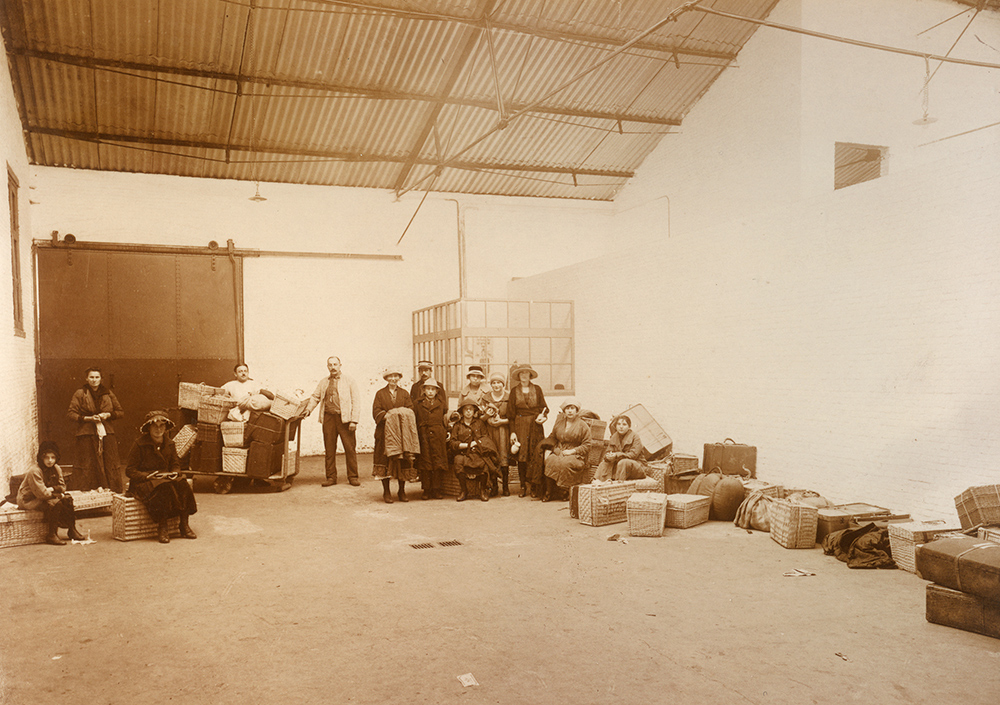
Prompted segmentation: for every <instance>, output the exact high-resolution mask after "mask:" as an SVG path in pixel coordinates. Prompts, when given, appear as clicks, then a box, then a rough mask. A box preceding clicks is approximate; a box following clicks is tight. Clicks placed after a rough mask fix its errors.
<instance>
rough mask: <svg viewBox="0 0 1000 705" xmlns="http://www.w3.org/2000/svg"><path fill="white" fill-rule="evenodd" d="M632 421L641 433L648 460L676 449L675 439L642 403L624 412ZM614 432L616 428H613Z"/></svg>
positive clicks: (665, 455)
mask: <svg viewBox="0 0 1000 705" xmlns="http://www.w3.org/2000/svg"><path fill="white" fill-rule="evenodd" d="M622 415H624V416H627V417H628V418H629V420H630V421H632V430H633V431H635V432H636V433H637V434H639V440H641V441H642V447H643V449H645V451H646V459H647V460H659V459H660V458H665V457H667V456H668V455H670V453H671V452H672V451H673V449H674V441H673V439H671V438H670V436H668V435H667V432H666V431H664V430H663V428H662V427H661V426H660V424H658V423H657V422H656V419H654V418H653V416H652V414H650V413H649V412H648V411H646V407H644V406H643V405H642V404H636V405H635V406H630V407H629V408H627V409H625V411H623V412H622ZM611 432H612V433H613V432H614V429H612V430H611Z"/></svg>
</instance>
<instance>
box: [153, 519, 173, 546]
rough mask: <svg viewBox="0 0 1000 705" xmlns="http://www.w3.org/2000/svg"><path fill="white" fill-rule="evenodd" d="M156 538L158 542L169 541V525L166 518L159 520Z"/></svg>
mask: <svg viewBox="0 0 1000 705" xmlns="http://www.w3.org/2000/svg"><path fill="white" fill-rule="evenodd" d="M156 538H157V540H158V541H159V542H160V543H170V527H169V526H168V525H167V522H166V520H164V521H161V522H160V527H159V529H157V532H156Z"/></svg>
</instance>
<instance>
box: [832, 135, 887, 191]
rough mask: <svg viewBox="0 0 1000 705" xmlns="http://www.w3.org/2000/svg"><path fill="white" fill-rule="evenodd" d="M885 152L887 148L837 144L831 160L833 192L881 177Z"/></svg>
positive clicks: (847, 143)
mask: <svg viewBox="0 0 1000 705" xmlns="http://www.w3.org/2000/svg"><path fill="white" fill-rule="evenodd" d="M887 151H888V147H878V146H876V145H871V144H852V143H850V142H837V143H836V145H835V147H834V158H833V188H834V190H836V189H839V188H844V187H845V186H853V185H854V184H860V183H862V182H865V181H871V180H872V179H877V178H878V177H880V176H882V175H883V174H884V173H885V155H886V152H887Z"/></svg>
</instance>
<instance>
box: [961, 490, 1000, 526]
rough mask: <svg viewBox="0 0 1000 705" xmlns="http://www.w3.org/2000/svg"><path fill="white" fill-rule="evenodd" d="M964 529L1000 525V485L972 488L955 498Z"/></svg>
mask: <svg viewBox="0 0 1000 705" xmlns="http://www.w3.org/2000/svg"><path fill="white" fill-rule="evenodd" d="M955 508H956V509H958V518H959V519H960V520H961V521H962V528H963V529H971V528H972V527H973V526H976V525H978V524H1000V485H981V486H979V487H970V488H969V489H967V490H966V491H965V492H963V493H962V494H960V495H958V496H957V497H955Z"/></svg>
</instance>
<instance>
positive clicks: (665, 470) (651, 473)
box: [645, 460, 671, 485]
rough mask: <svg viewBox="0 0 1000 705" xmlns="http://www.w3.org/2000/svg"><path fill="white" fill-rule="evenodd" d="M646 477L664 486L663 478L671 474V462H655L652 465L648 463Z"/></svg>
mask: <svg viewBox="0 0 1000 705" xmlns="http://www.w3.org/2000/svg"><path fill="white" fill-rule="evenodd" d="M645 470H646V477H651V478H653V479H654V480H659V481H660V484H661V485H662V484H663V478H664V477H666V476H667V475H669V474H670V472H671V470H670V461H669V460H654V461H653V462H651V463H646V467H645Z"/></svg>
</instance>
